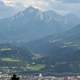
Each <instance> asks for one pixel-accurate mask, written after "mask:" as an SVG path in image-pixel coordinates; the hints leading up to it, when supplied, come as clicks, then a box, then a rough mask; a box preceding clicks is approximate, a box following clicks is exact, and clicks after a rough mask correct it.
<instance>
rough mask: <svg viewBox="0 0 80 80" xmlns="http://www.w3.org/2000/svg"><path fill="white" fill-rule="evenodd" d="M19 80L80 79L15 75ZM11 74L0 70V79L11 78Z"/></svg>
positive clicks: (79, 79) (73, 78) (74, 78)
mask: <svg viewBox="0 0 80 80" xmlns="http://www.w3.org/2000/svg"><path fill="white" fill-rule="evenodd" d="M17 76H18V77H19V78H20V80H80V76H79V75H78V76H43V75H42V74H39V75H38V76H35V75H17ZM11 77H12V75H11V74H7V73H4V74H3V73H1V72H0V80H11Z"/></svg>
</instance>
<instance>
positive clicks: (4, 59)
mask: <svg viewBox="0 0 80 80" xmlns="http://www.w3.org/2000/svg"><path fill="white" fill-rule="evenodd" d="M1 60H2V61H5V62H20V60H18V59H14V58H1Z"/></svg>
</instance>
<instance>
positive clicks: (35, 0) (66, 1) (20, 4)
mask: <svg viewBox="0 0 80 80" xmlns="http://www.w3.org/2000/svg"><path fill="white" fill-rule="evenodd" d="M0 1H2V2H3V3H4V4H5V6H6V7H7V6H8V7H13V8H15V9H17V10H23V9H24V8H26V7H29V6H33V7H35V8H38V9H39V10H42V11H44V10H56V11H57V12H59V13H61V14H63V13H68V12H73V13H77V14H78V13H79V12H80V0H0ZM0 8H1V7H0Z"/></svg>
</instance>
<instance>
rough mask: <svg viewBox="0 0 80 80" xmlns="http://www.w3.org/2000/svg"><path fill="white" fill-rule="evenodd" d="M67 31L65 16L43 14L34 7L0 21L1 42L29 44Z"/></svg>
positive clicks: (49, 12) (52, 13) (53, 12)
mask: <svg viewBox="0 0 80 80" xmlns="http://www.w3.org/2000/svg"><path fill="white" fill-rule="evenodd" d="M4 23H5V24H4ZM68 28H69V27H68ZM66 30H67V25H65V24H64V17H63V16H61V15H59V14H57V13H56V12H55V11H45V12H41V11H39V10H37V9H35V8H33V7H29V8H27V9H26V10H24V11H23V12H20V13H18V14H17V15H15V16H13V17H10V18H7V19H2V20H0V34H1V35H2V38H1V42H29V41H33V40H37V39H40V38H43V37H45V36H48V35H52V34H55V35H56V34H60V33H62V32H64V31H66Z"/></svg>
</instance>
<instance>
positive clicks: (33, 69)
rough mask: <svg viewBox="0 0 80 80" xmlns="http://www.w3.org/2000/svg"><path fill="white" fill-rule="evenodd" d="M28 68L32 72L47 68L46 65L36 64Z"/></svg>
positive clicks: (29, 65)
mask: <svg viewBox="0 0 80 80" xmlns="http://www.w3.org/2000/svg"><path fill="white" fill-rule="evenodd" d="M26 68H27V69H29V70H31V71H41V70H42V69H44V68H45V65H43V64H35V65H32V64H28V65H27V66H26Z"/></svg>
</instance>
